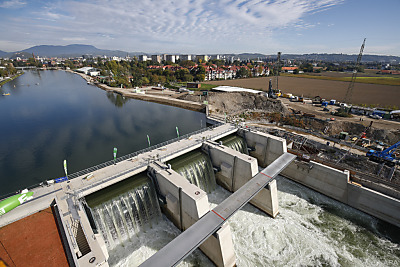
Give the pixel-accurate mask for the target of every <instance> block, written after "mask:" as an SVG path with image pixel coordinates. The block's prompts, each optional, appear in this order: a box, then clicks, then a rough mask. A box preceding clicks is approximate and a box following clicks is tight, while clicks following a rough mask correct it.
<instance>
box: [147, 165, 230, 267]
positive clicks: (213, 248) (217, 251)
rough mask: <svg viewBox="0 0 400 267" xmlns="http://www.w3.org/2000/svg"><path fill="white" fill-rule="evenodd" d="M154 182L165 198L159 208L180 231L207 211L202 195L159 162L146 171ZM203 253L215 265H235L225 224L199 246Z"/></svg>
mask: <svg viewBox="0 0 400 267" xmlns="http://www.w3.org/2000/svg"><path fill="white" fill-rule="evenodd" d="M148 170H149V171H150V172H151V173H152V176H153V177H154V178H155V179H156V180H157V184H158V187H159V191H160V193H161V195H162V196H164V197H165V198H166V202H167V203H166V205H164V206H162V207H161V209H162V211H163V212H164V214H165V215H166V216H167V217H168V219H170V220H171V221H172V222H173V223H174V224H175V225H176V226H177V227H178V228H179V229H181V230H182V231H184V230H186V229H188V228H189V227H190V226H192V225H193V224H194V223H195V222H197V221H198V220H199V219H200V218H201V217H202V216H204V215H205V214H206V213H208V212H209V211H210V208H209V203H208V197H207V194H206V192H204V191H203V190H201V189H200V188H198V187H197V186H195V185H193V184H191V183H189V182H188V181H187V180H186V179H185V178H184V177H182V176H181V175H179V174H178V173H177V172H175V171H174V170H172V169H167V166H165V165H162V164H161V163H152V164H150V165H149V169H148ZM200 249H201V250H202V251H203V252H204V254H205V255H206V256H207V257H208V258H210V260H212V261H213V262H214V264H215V265H216V266H221V267H222V266H223V267H231V266H235V265H236V259H235V253H234V249H233V242H232V237H231V230H230V227H229V225H228V224H227V223H225V224H224V225H223V226H222V227H221V229H219V230H218V231H217V232H216V234H215V235H212V236H210V237H209V238H208V239H207V240H206V241H205V242H204V243H203V244H202V245H201V246H200Z"/></svg>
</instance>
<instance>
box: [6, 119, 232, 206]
mask: <svg viewBox="0 0 400 267" xmlns="http://www.w3.org/2000/svg"><path fill="white" fill-rule="evenodd" d="M224 124H225V123H218V124H214V125H212V126H209V127H207V128H202V129H200V130H197V131H195V132H192V133H188V134H185V135H183V136H180V137H179V138H174V139H171V140H168V141H165V142H162V143H160V144H157V145H154V146H151V147H148V148H145V149H142V150H139V151H136V152H133V153H130V154H128V155H125V156H122V157H119V158H117V159H116V160H115V163H118V162H121V161H124V160H127V159H131V158H134V157H136V156H138V155H140V154H144V153H146V152H149V151H152V150H155V149H158V148H160V147H164V146H166V145H169V144H171V143H174V142H177V141H180V140H183V139H187V138H188V137H190V136H192V135H195V134H199V133H202V132H206V131H208V130H212V129H214V128H216V127H219V126H221V125H224ZM164 157H165V156H164ZM110 165H114V160H110V161H107V162H104V163H101V164H98V165H96V166H93V167H90V168H87V169H84V170H81V171H78V172H75V173H72V174H69V175H68V179H75V178H77V177H80V176H83V175H88V174H90V173H92V172H94V171H97V170H100V169H103V168H105V167H108V166H110ZM133 170H134V169H133ZM42 186H45V185H44V182H40V183H37V184H34V185H31V186H28V187H25V188H26V189H28V190H33V189H35V188H38V187H42ZM15 194H16V192H12V193H8V194H5V195H3V196H0V201H1V200H3V199H6V198H8V197H11V196H14V195H15Z"/></svg>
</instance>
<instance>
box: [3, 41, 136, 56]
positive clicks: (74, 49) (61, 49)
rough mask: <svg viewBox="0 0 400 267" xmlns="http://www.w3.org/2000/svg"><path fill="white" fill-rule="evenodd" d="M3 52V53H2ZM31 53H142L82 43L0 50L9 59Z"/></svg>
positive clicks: (106, 54)
mask: <svg viewBox="0 0 400 267" xmlns="http://www.w3.org/2000/svg"><path fill="white" fill-rule="evenodd" d="M3 53H4V54H3ZM32 53H33V54H35V56H41V57H62V58H69V57H70V58H73V57H80V56H82V55H86V54H88V55H93V56H104V55H105V56H108V57H111V56H117V57H126V56H127V55H128V54H129V56H136V55H142V54H144V53H142V52H133V53H128V52H125V51H120V50H105V49H98V48H96V47H94V46H93V45H82V44H72V45H65V46H62V45H37V46H33V47H31V48H28V49H25V50H22V51H18V52H12V53H6V52H3V51H1V52H0V57H8V58H11V59H14V58H16V57H20V58H27V57H28V58H29V57H32Z"/></svg>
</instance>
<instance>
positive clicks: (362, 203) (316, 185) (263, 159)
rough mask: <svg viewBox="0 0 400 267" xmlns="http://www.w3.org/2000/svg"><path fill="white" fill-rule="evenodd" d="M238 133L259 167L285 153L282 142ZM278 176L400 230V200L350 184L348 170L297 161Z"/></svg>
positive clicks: (250, 132)
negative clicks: (250, 149)
mask: <svg viewBox="0 0 400 267" xmlns="http://www.w3.org/2000/svg"><path fill="white" fill-rule="evenodd" d="M239 133H240V135H241V136H243V137H244V138H245V140H246V142H247V146H248V147H249V148H252V149H253V151H251V152H250V155H251V156H254V157H255V158H257V160H258V164H259V165H260V166H262V167H265V166H267V165H268V164H270V163H271V162H273V161H274V160H275V159H276V158H277V157H278V156H280V155H281V154H283V153H284V152H286V151H287V147H286V140H285V139H282V138H279V137H276V136H273V135H269V134H265V133H261V132H257V131H249V130H247V129H246V130H245V129H241V130H240V131H239ZM281 175H283V176H285V177H287V178H289V179H291V180H293V181H295V182H298V183H300V184H302V185H305V186H307V187H309V188H311V189H313V190H315V191H317V192H319V193H322V194H324V195H326V196H328V197H331V198H333V199H335V200H338V201H340V202H342V203H344V204H347V205H349V206H351V207H353V208H356V209H358V210H361V211H363V212H365V213H367V214H370V215H372V216H375V217H377V218H379V219H381V220H384V221H386V222H389V223H391V224H393V225H396V226H398V227H400V212H399V210H400V200H399V199H396V198H394V197H391V196H388V195H386V194H383V193H380V192H377V191H375V190H377V189H378V188H375V187H372V186H371V187H370V188H366V187H363V186H362V185H359V184H354V183H352V182H351V181H350V173H349V171H347V170H344V171H341V170H338V169H335V168H332V167H329V166H326V165H324V164H321V163H318V162H314V161H310V162H305V161H298V160H296V161H294V162H292V163H291V164H290V165H289V166H288V167H287V168H286V169H285V170H283V171H282V172H281ZM363 184H364V185H367V184H365V183H363ZM374 189H375V190H374ZM380 191H381V192H382V191H383V190H380Z"/></svg>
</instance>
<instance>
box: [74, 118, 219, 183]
mask: <svg viewBox="0 0 400 267" xmlns="http://www.w3.org/2000/svg"><path fill="white" fill-rule="evenodd" d="M221 125H223V123H219V124H215V125H212V126H210V127H207V128H203V129H200V130H198V131H195V132H192V133H189V134H185V135H183V136H180V137H179V138H174V139H171V140H168V141H165V142H163V143H160V144H157V145H154V146H151V147H148V148H145V149H142V150H139V151H136V152H134V153H130V154H128V155H125V156H122V157H119V158H117V159H116V160H115V162H114V160H110V161H107V162H104V163H101V164H99V165H96V166H93V167H90V168H87V169H85V170H82V171H78V172H75V173H73V174H70V175H68V179H74V178H77V177H80V176H83V175H86V174H90V173H92V172H94V171H97V170H100V169H103V168H105V167H108V166H111V165H114V163H118V162H121V161H124V160H127V159H131V158H134V157H136V156H138V155H140V154H144V153H146V152H149V151H152V150H156V149H158V148H160V147H164V146H166V145H169V144H171V143H174V142H177V141H180V140H183V139H186V138H188V137H190V136H192V135H195V134H199V133H202V132H205V131H208V130H211V129H214V128H216V127H218V126H221Z"/></svg>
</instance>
